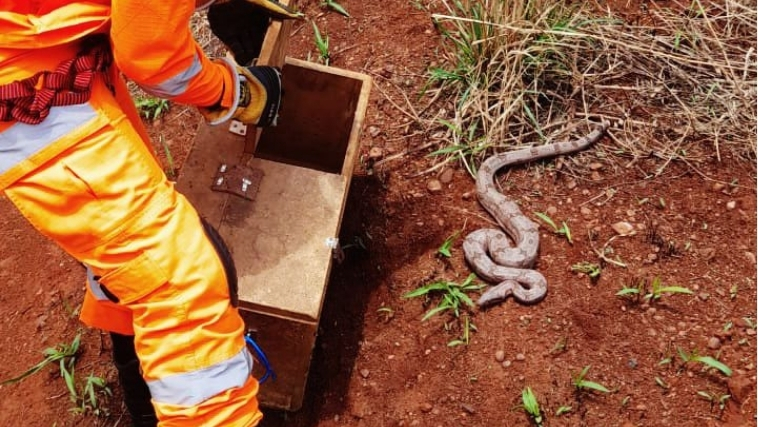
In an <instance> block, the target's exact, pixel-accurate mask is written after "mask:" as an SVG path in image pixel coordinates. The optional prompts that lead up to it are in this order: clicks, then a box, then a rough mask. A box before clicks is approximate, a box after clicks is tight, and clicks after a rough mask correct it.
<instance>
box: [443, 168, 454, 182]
mask: <svg viewBox="0 0 758 427" xmlns="http://www.w3.org/2000/svg"><path fill="white" fill-rule="evenodd" d="M452 180H453V170H452V169H450V168H447V169H445V170H444V171H442V173H441V174H440V182H441V183H443V184H449V183H450V181H452Z"/></svg>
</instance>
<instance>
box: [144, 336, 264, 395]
mask: <svg viewBox="0 0 758 427" xmlns="http://www.w3.org/2000/svg"><path fill="white" fill-rule="evenodd" d="M252 372H253V357H252V356H251V355H250V353H249V352H248V351H247V348H243V349H242V351H240V352H239V353H237V354H236V355H234V356H233V357H232V358H231V359H228V360H225V361H223V362H221V363H217V364H215V365H213V366H209V367H207V368H203V369H199V370H197V371H193V372H186V373H183V374H176V375H171V376H168V377H165V378H161V379H159V380H152V381H148V382H147V386H148V388H149V389H150V394H151V395H152V396H153V399H154V400H155V401H156V403H159V404H160V403H165V404H169V405H177V406H185V407H187V406H195V405H198V404H200V403H202V402H204V401H206V400H208V399H210V398H211V397H213V396H215V395H217V394H219V393H222V392H224V391H226V390H229V389H232V388H238V387H242V386H243V385H245V382H246V381H247V380H248V377H250V375H251V373H252Z"/></svg>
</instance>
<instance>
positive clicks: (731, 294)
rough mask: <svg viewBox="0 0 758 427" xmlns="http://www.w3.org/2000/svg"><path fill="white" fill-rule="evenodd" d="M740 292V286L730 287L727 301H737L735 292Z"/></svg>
mask: <svg viewBox="0 0 758 427" xmlns="http://www.w3.org/2000/svg"><path fill="white" fill-rule="evenodd" d="M739 290H740V285H738V284H736V283H735V284H733V285H732V286H731V287H729V299H730V300H732V301H734V300H735V299H737V292H739Z"/></svg>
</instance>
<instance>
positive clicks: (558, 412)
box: [555, 405, 573, 417]
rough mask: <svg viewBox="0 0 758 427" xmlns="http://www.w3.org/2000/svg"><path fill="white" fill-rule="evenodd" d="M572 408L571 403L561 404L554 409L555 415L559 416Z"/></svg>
mask: <svg viewBox="0 0 758 427" xmlns="http://www.w3.org/2000/svg"><path fill="white" fill-rule="evenodd" d="M572 409H573V408H572V407H571V405H561V406H559V407H558V409H557V410H556V411H555V416H556V417H560V416H561V415H563V414H568V413H569V412H571V410H572Z"/></svg>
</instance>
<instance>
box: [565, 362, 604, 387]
mask: <svg viewBox="0 0 758 427" xmlns="http://www.w3.org/2000/svg"><path fill="white" fill-rule="evenodd" d="M589 371H590V365H587V366H585V367H584V369H582V372H580V373H579V374H578V375H576V376H575V377H574V380H573V383H574V388H575V389H576V390H577V391H583V390H595V391H599V392H602V393H610V392H611V391H610V390H608V389H607V388H605V386H603V385H602V384H600V383H596V382H594V381H588V380H586V379H584V378H585V377H586V376H587V373H588V372H589Z"/></svg>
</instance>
